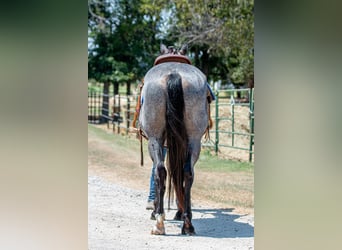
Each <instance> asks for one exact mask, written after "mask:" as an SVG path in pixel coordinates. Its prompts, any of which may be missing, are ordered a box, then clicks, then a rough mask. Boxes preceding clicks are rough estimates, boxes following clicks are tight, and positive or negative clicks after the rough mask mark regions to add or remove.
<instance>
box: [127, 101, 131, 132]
mask: <svg viewBox="0 0 342 250" xmlns="http://www.w3.org/2000/svg"><path fill="white" fill-rule="evenodd" d="M130 109H131V103H130V98H129V96H128V95H127V118H126V119H127V126H126V135H128V129H129V123H130V120H131V112H130Z"/></svg>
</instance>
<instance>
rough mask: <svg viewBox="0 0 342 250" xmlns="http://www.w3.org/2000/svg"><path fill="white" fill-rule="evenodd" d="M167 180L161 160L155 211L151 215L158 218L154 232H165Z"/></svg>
mask: <svg viewBox="0 0 342 250" xmlns="http://www.w3.org/2000/svg"><path fill="white" fill-rule="evenodd" d="M165 182H166V169H165V167H164V164H163V163H162V162H159V163H158V165H157V167H156V175H155V183H156V187H157V190H156V191H157V192H156V195H157V196H156V204H155V205H156V206H155V211H153V212H152V215H151V217H154V218H155V219H156V220H157V223H156V225H155V226H154V227H153V229H152V232H151V233H152V234H165V227H164V217H165V212H164V194H165Z"/></svg>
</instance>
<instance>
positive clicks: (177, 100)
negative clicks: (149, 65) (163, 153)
mask: <svg viewBox="0 0 342 250" xmlns="http://www.w3.org/2000/svg"><path fill="white" fill-rule="evenodd" d="M166 81H167V95H168V98H167V101H166V121H167V122H166V139H167V145H168V157H167V158H168V170H169V176H170V179H169V189H168V193H169V204H170V193H171V185H170V184H171V183H170V182H171V180H172V184H173V186H174V189H175V192H176V197H177V200H178V206H179V208H180V209H181V210H182V211H184V187H183V181H184V169H183V167H184V164H185V161H186V157H187V145H188V136H187V131H186V129H185V124H184V95H183V87H182V79H181V76H180V75H179V74H178V73H171V74H169V75H168V76H167V79H166Z"/></svg>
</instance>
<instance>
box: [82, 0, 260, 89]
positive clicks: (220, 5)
mask: <svg viewBox="0 0 342 250" xmlns="http://www.w3.org/2000/svg"><path fill="white" fill-rule="evenodd" d="M88 6H89V11H88V17H89V18H88V34H89V40H90V46H89V52H88V53H89V61H88V72H89V75H88V78H89V79H96V81H101V82H106V81H109V82H114V83H125V82H133V81H136V80H138V79H141V78H142V77H143V75H144V74H145V73H146V72H147V70H148V69H149V68H151V67H152V65H153V61H154V59H155V57H156V56H157V55H158V54H159V45H160V43H161V42H163V43H165V44H166V45H167V46H168V45H173V46H176V47H180V46H181V45H182V44H184V43H186V44H188V45H189V56H190V58H191V60H192V62H193V63H194V65H195V66H197V67H199V68H200V69H201V70H202V71H203V72H204V73H205V74H206V75H207V76H208V79H209V80H219V79H221V80H223V83H225V82H227V81H232V82H233V83H237V84H242V83H245V82H246V81H248V80H249V79H250V78H252V77H253V72H254V49H253V46H254V13H253V12H254V2H253V0H226V1H223V0H205V1H203V0H171V1H166V0H112V1H97V0H89V1H88Z"/></svg>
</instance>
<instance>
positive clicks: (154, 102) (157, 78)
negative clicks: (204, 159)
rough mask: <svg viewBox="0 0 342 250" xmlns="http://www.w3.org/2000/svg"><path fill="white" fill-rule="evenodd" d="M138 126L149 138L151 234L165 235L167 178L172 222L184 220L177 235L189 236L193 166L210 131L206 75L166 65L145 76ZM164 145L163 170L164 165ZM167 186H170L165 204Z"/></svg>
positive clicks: (188, 67) (183, 66)
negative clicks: (173, 197)
mask: <svg viewBox="0 0 342 250" xmlns="http://www.w3.org/2000/svg"><path fill="white" fill-rule="evenodd" d="M141 103H142V104H141V109H140V113H139V126H140V130H141V131H142V133H143V135H144V136H145V137H146V138H147V139H148V151H149V154H150V157H151V159H152V161H153V164H154V166H156V167H155V183H156V199H155V201H154V205H155V206H154V211H153V212H152V213H153V214H154V215H155V219H156V224H155V225H154V227H153V228H152V231H151V233H152V234H154V235H164V234H165V226H164V220H165V211H164V194H165V191H166V178H167V177H168V178H169V180H170V182H171V181H172V184H173V188H174V191H175V194H176V199H177V213H176V216H175V219H179V220H183V226H182V229H181V234H183V235H184V234H186V235H193V234H195V228H194V226H193V225H192V222H191V220H192V212H191V187H192V184H193V181H194V166H195V163H196V162H197V160H198V158H199V155H200V151H201V139H202V136H203V135H204V133H205V132H206V131H207V129H208V127H209V115H208V108H209V102H208V87H207V79H206V76H205V75H204V74H203V73H202V72H201V71H200V70H199V69H198V68H196V67H195V66H193V65H190V64H186V63H179V62H164V63H161V64H158V65H155V66H153V67H152V68H151V69H150V70H149V71H148V72H147V73H146V75H145V77H144V86H143V88H142V90H141ZM165 145H166V147H167V149H168V151H167V164H166V166H167V168H168V169H166V168H165V164H164V161H163V153H162V152H163V147H164V146H165ZM170 190H171V186H170V185H169V189H168V193H169V201H170V192H171V191H170Z"/></svg>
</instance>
